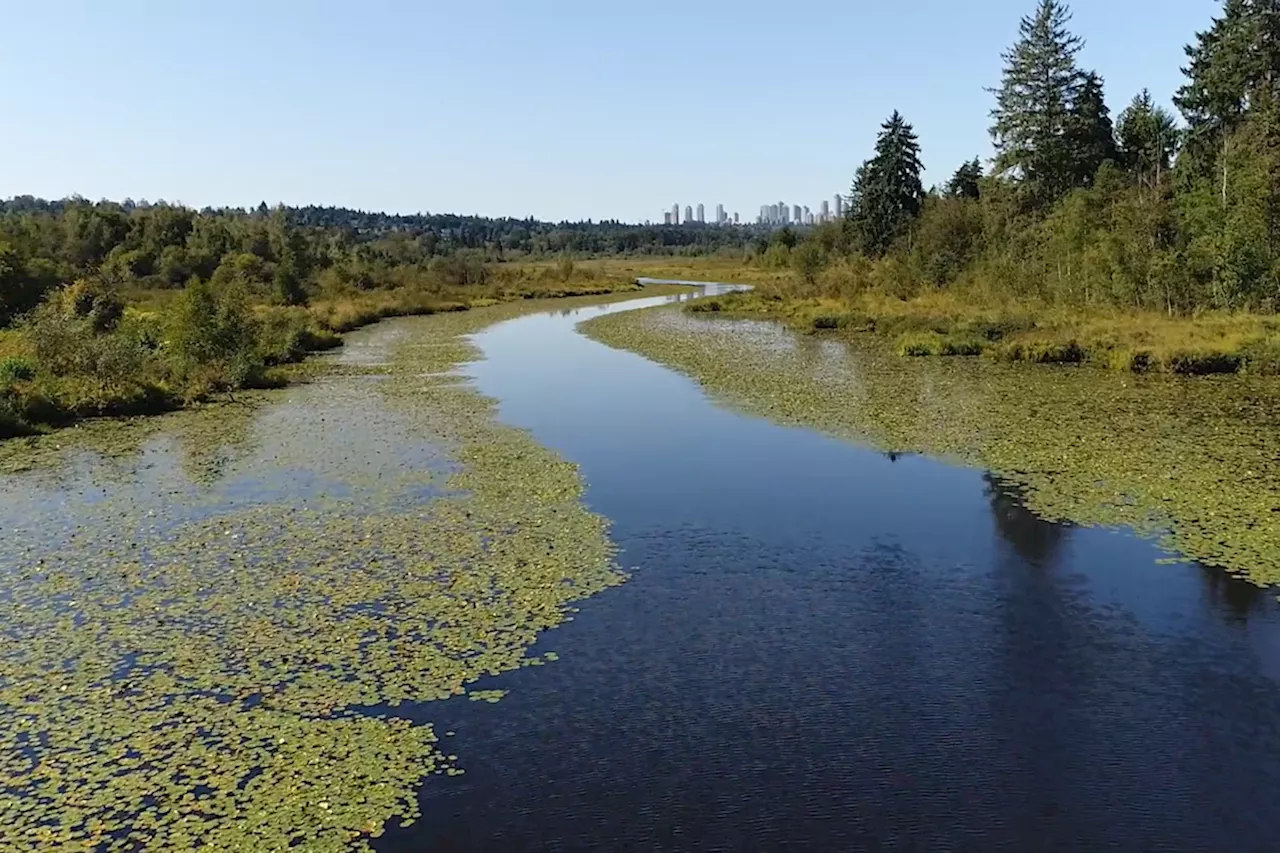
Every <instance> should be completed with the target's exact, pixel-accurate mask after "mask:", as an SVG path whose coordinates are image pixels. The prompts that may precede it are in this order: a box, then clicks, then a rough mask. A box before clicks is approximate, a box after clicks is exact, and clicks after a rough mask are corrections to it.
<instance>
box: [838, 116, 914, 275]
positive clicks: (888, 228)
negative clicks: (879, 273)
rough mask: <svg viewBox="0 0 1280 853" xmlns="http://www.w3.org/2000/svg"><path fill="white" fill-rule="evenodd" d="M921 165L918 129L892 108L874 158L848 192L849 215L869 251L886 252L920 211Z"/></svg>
mask: <svg viewBox="0 0 1280 853" xmlns="http://www.w3.org/2000/svg"><path fill="white" fill-rule="evenodd" d="M922 169H923V166H922V165H921V163H920V142H919V140H918V139H917V137H916V134H915V130H914V129H913V128H912V127H911V125H910V124H908V123H907V121H906V119H904V118H903V117H902V115H901V114H900V113H899V112H898V111H897V110H894V112H893V115H892V116H890V117H889V119H888V120H887V121H886V122H885V123H884V124H883V125H881V126H880V135H879V137H877V139H876V153H875V156H874V157H872V158H871V159H870V160H868V161H866V162H865V163H863V164H862V166H861V167H860V168H859V169H858V173H857V177H856V178H855V179H854V182H853V189H852V192H851V194H850V195H851V203H850V206H849V219H850V221H851V224H852V227H853V231H854V234H855V237H856V238H857V240H858V242H859V243H860V245H861V248H862V250H863V251H865V252H866V253H867V254H868V255H871V256H872V257H879V256H881V255H883V254H885V252H887V251H888V250H889V249H890V247H892V245H893V244H894V242H895V241H896V240H897V239H898V238H899V237H901V236H902V235H903V234H904V233H905V232H906V231H907V229H908V228H909V227H910V225H911V223H912V222H913V221H914V220H915V219H916V218H917V217H918V216H919V215H920V208H921V206H922V205H923V204H924V185H923V184H922V183H921V182H920V172H921V171H922Z"/></svg>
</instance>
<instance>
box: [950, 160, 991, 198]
mask: <svg viewBox="0 0 1280 853" xmlns="http://www.w3.org/2000/svg"><path fill="white" fill-rule="evenodd" d="M981 179H982V161H981V160H980V159H979V158H977V157H974V158H973V159H972V160H970V161H969V162H967V163H964V164H962V165H961V166H960V168H959V169H956V171H955V174H954V175H952V176H951V180H949V181H947V190H946V194H947V196H948V197H949V198H977V197H978V196H979V195H980V194H981V190H980V188H979V185H978V181H980V180H981Z"/></svg>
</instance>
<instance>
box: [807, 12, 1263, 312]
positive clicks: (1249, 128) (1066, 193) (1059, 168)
mask: <svg viewBox="0 0 1280 853" xmlns="http://www.w3.org/2000/svg"><path fill="white" fill-rule="evenodd" d="M1070 21H1071V13H1070V10H1069V8H1068V6H1067V5H1066V4H1065V3H1063V2H1061V0H1040V2H1039V4H1038V6H1037V8H1036V9H1035V11H1034V13H1033V14H1031V15H1029V16H1027V17H1026V18H1024V19H1023V20H1022V21H1021V26H1020V29H1019V36H1018V39H1017V41H1016V43H1015V44H1014V45H1013V47H1012V48H1010V49H1009V50H1008V51H1007V52H1006V53H1005V54H1004V57H1003V58H1004V68H1003V74H1002V78H1001V80H1000V82H999V85H998V86H996V87H995V88H993V89H992V90H991V91H992V94H993V96H994V106H993V108H992V111H991V127H990V130H991V137H992V141H993V143H994V149H995V154H994V157H993V158H992V159H991V160H990V161H988V163H986V164H984V163H983V162H982V160H981V159H980V158H975V159H973V160H971V161H968V162H966V163H963V164H961V165H960V166H959V167H958V168H957V169H956V170H955V172H954V174H953V175H952V176H951V178H950V179H949V180H947V181H946V182H944V183H943V184H941V185H940V186H936V187H934V188H932V189H929V190H926V189H925V188H924V187H923V185H922V182H921V173H922V170H923V167H922V162H921V146H920V140H919V138H918V137H917V135H916V133H915V131H914V129H913V128H912V126H911V124H910V123H909V122H908V121H907V120H906V119H905V118H904V117H903V116H902V115H900V114H898V113H897V112H895V113H894V114H893V115H892V116H890V117H889V119H888V120H886V121H885V123H884V124H883V125H882V127H881V128H880V131H879V134H878V136H877V139H876V145H875V151H874V154H873V156H872V157H871V158H870V159H868V160H867V161H866V162H864V163H863V164H862V165H861V166H860V167H859V168H858V169H857V171H856V174H855V177H854V180H853V184H852V187H851V190H850V204H849V209H848V215H847V217H846V219H845V221H844V222H842V223H840V224H838V225H836V226H831V227H828V228H822V229H818V230H817V232H816V233H815V234H814V235H813V236H812V237H811V239H810V240H808V241H806V242H804V243H801V244H800V245H797V246H796V247H795V249H794V250H793V251H792V252H791V253H790V254H791V257H792V261H793V263H794V264H795V265H796V267H797V269H798V270H799V271H800V272H801V275H802V278H804V279H805V280H807V281H808V282H810V283H813V282H815V281H816V279H817V277H818V275H819V274H820V272H821V271H822V270H823V269H824V267H825V266H826V265H827V264H829V263H830V262H831V261H832V260H834V259H837V258H838V257H839V256H840V255H844V256H845V257H846V258H848V257H851V256H856V257H858V258H863V259H866V260H869V261H870V262H871V263H870V265H869V266H864V267H859V269H860V270H862V272H861V273H860V276H861V278H863V279H866V281H862V282H859V283H855V286H864V285H866V284H867V283H868V282H870V283H871V284H872V285H875V286H879V287H881V288H883V289H888V290H891V291H894V292H896V293H897V294H898V295H901V296H911V295H914V294H917V293H920V292H923V291H924V290H927V289H928V288H946V287H955V288H963V287H966V286H967V287H969V288H971V289H972V290H973V291H974V292H975V293H977V292H978V291H985V292H987V293H1000V294H1009V295H1013V296H1018V297H1035V298H1040V299H1044V300H1048V301H1052V302H1058V303H1063V304H1075V305H1113V306H1120V307H1132V308H1148V309H1159V310H1162V311H1167V312H1171V313H1172V312H1186V311H1193V310H1196V309H1201V308H1215V309H1230V310H1236V309H1244V310H1254V311H1262V312H1274V311H1276V310H1277V307H1278V306H1280V0H1225V2H1224V4H1223V8H1222V11H1221V14H1220V16H1219V17H1217V18H1215V19H1213V21H1212V22H1211V24H1210V26H1209V27H1208V28H1207V29H1206V30H1204V31H1203V32H1200V33H1197V34H1196V35H1195V37H1194V39H1193V41H1192V43H1191V44H1189V45H1188V46H1187V47H1186V53H1187V65H1186V67H1185V68H1184V69H1183V71H1184V74H1185V76H1186V81H1185V83H1184V84H1183V85H1182V86H1181V87H1180V88H1179V89H1178V91H1177V92H1176V93H1174V95H1173V103H1174V105H1175V107H1176V108H1177V110H1178V111H1179V113H1180V114H1181V118H1182V122H1181V123H1179V122H1178V121H1177V120H1176V119H1175V117H1174V115H1173V114H1171V113H1170V112H1168V111H1167V110H1165V109H1163V108H1162V107H1160V106H1158V105H1157V104H1156V101H1155V99H1154V98H1153V97H1152V95H1151V93H1150V92H1148V91H1145V90H1144V91H1141V92H1138V93H1136V94H1135V95H1133V96H1132V98H1131V100H1129V102H1128V103H1127V105H1126V106H1125V107H1124V109H1123V110H1121V111H1120V112H1119V114H1118V115H1117V116H1116V117H1115V118H1114V119H1113V118H1112V112H1111V109H1110V108H1109V106H1108V104H1107V100H1106V97H1105V94H1104V81H1103V78H1102V77H1101V76H1100V75H1099V74H1098V73H1097V72H1096V71H1093V70H1090V69H1087V68H1084V67H1082V66H1081V64H1080V62H1079V59H1080V52H1081V49H1082V47H1083V45H1084V42H1083V40H1082V38H1081V37H1080V36H1079V35H1077V34H1075V33H1073V32H1072V31H1071V30H1070Z"/></svg>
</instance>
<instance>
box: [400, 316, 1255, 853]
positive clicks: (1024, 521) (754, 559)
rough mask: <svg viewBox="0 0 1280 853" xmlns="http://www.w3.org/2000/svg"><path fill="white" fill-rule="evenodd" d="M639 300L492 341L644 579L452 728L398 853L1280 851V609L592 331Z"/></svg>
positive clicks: (513, 389) (488, 338)
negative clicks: (747, 407)
mask: <svg viewBox="0 0 1280 853" xmlns="http://www.w3.org/2000/svg"><path fill="white" fill-rule="evenodd" d="M630 307H632V306H630V305H622V306H613V307H607V308H598V309H593V308H584V309H580V310H574V311H568V312H559V313H553V314H543V315H539V316H533V317H527V318H523V319H519V320H515V321H512V322H509V323H506V324H503V325H499V326H496V327H493V328H491V329H489V330H486V331H485V332H483V333H481V334H480V335H478V336H477V337H476V339H475V340H476V343H477V344H478V346H479V347H480V349H481V350H482V351H483V353H484V360H482V361H480V362H478V363H475V364H473V365H470V366H469V367H468V368H467V369H466V373H467V374H468V375H470V376H472V377H473V378H474V381H475V383H476V384H477V386H478V387H479V389H480V390H481V391H482V392H483V393H485V394H486V395H489V396H492V397H495V398H497V399H498V400H499V401H500V402H499V414H500V417H501V419H502V420H503V421H505V422H506V423H509V424H512V425H515V426H519V427H522V428H526V429H528V430H530V431H531V432H532V434H533V436H534V437H535V438H536V439H537V440H538V441H539V442H540V443H543V444H545V445H547V446H549V447H551V448H553V449H555V450H556V451H558V452H559V453H560V454H561V455H562V456H564V457H565V458H567V459H569V460H571V461H573V462H575V463H577V464H579V465H580V466H581V469H582V472H583V475H584V477H585V479H586V481H587V483H588V491H587V493H586V500H587V503H588V504H589V506H590V507H591V508H592V509H594V510H596V511H598V512H600V513H602V514H604V515H605V516H606V517H608V518H609V519H610V520H611V521H612V528H611V535H612V538H613V539H614V541H616V542H617V543H618V544H619V546H620V547H621V560H622V562H623V564H624V566H626V567H628V568H631V569H632V570H633V576H632V578H631V579H630V581H629V582H628V583H626V584H625V585H623V586H622V587H620V588H618V589H615V590H611V591H609V592H607V593H605V594H603V595H601V596H598V597H596V598H594V599H592V600H590V601H589V602H587V603H586V604H585V605H584V606H583V608H582V612H581V613H579V614H578V615H577V616H576V618H575V619H574V621H573V622H571V623H569V624H567V625H565V626H562V627H561V628H559V629H557V630H556V631H555V632H553V633H552V634H549V635H548V636H547V637H546V638H545V639H544V640H543V641H542V644H543V645H544V646H546V647H548V648H553V649H555V650H556V652H558V653H559V655H560V663H559V664H558V665H557V666H555V667H552V668H549V669H547V668H544V669H538V670H532V671H523V672H518V673H513V674H510V675H505V676H503V677H502V681H503V684H504V686H506V687H508V688H509V689H510V690H511V694H510V696H508V697H507V698H506V699H504V701H503V702H502V703H501V704H500V705H496V706H492V707H489V706H481V707H480V708H478V709H477V708H474V707H468V706H463V705H461V704H449V705H445V706H443V707H441V708H439V709H435V708H433V709H431V713H432V715H433V716H432V719H434V720H436V722H437V724H438V725H447V726H449V727H450V728H452V729H455V730H456V731H457V733H458V737H459V739H460V741H461V742H465V743H466V744H467V756H466V767H467V775H466V776H465V777H464V780H463V782H462V783H461V784H457V785H452V786H442V787H439V788H429V789H428V791H427V793H426V794H425V795H424V817H423V821H422V823H421V824H420V825H418V826H417V827H415V828H414V829H413V830H411V831H410V833H409V834H408V835H403V836H393V837H392V838H391V839H389V840H388V841H387V842H386V843H385V844H384V846H383V849H386V850H402V849H403V850H408V849H419V847H418V846H417V845H424V846H425V847H427V848H429V849H442V850H443V849H447V850H455V849H457V850H499V849H503V850H514V849H562V850H585V849H684V850H714V849H723V850H765V849H811V850H893V851H906V850H911V851H993V850H1009V851H1033V850H1037V851H1039V850H1046V851H1047V850H1054V851H1057V850H1080V851H1097V850H1105V849H1113V850H1134V851H1137V850H1159V851H1217V850H1228V849H1229V850H1233V851H1259V852H1260V851H1264V850H1272V849H1274V847H1275V843H1276V841H1275V839H1276V838H1277V837H1280V811H1277V810H1276V809H1275V808H1274V792H1275V791H1276V790H1280V608H1278V607H1277V605H1276V603H1275V601H1274V598H1273V596H1272V595H1270V594H1268V593H1266V592H1264V591H1263V590H1261V589H1259V588H1258V587H1256V586H1254V585H1252V584H1249V583H1247V582H1244V581H1241V580H1236V579H1233V578H1231V577H1229V576H1227V575H1225V574H1224V573H1222V572H1221V571H1220V570H1218V569H1214V568H1207V567H1202V566H1199V565H1196V564H1194V563H1189V562H1180V563H1177V564H1174V565H1167V564H1164V563H1162V562H1161V561H1160V558H1161V557H1162V556H1163V555H1162V553H1161V552H1160V551H1158V550H1157V549H1156V547H1155V546H1154V545H1153V544H1152V543H1151V542H1150V541H1148V540H1146V539H1142V538H1138V537H1136V536H1134V535H1132V534H1128V533H1125V532H1123V531H1116V530H1106V529H1096V528H1077V527H1072V526H1069V525H1063V524H1054V523H1049V522H1046V521H1043V520H1040V519H1039V518H1037V517H1036V516H1035V515H1034V514H1032V513H1031V512H1029V511H1028V510H1026V509H1025V508H1024V507H1023V506H1022V505H1021V503H1020V501H1019V497H1018V495H1017V493H1016V492H1015V491H1014V490H1013V489H1011V488H1009V487H1007V486H1005V485H1004V484H1002V483H1001V482H1000V481H999V480H998V479H996V478H993V477H992V476H990V475H988V474H986V473H984V472H983V471H981V470H974V469H969V468H962V467H955V466H951V465H948V464H945V463H942V462H938V461H933V460H931V459H928V458H921V457H916V456H905V457H890V456H888V455H885V454H882V453H878V452H875V451H874V450H870V449H866V448H863V447H859V446H856V445H854V444H850V443H847V442H842V441H839V440H836V439H833V438H829V437H825V436H823V435H820V434H818V433H815V432H812V431H809V430H805V429H798V428H789V427H783V426H777V425H774V424H772V423H770V422H769V421H767V420H763V419H760V418H755V417H750V416H746V415H743V414H740V413H737V412H735V411H732V410H729V409H727V408H724V407H722V406H719V405H717V404H716V403H715V402H713V401H712V400H710V399H708V397H707V396H706V394H705V393H704V392H703V391H702V390H701V389H700V388H699V387H698V386H697V385H696V384H695V383H694V382H693V381H691V380H689V379H687V378H685V377H682V376H680V375H677V374H675V373H672V372H670V371H668V370H666V369H664V368H662V367H659V366H658V365H656V364H654V363H652V362H650V361H647V360H645V359H644V358H641V357H640V356H637V355H634V354H631V353H628V352H622V351H618V350H614V349H609V348H606V347H604V346H603V345H601V344H599V343H596V342H595V341H592V340H590V339H589V338H587V337H585V336H583V335H582V334H580V333H579V332H577V331H576V330H575V327H576V326H577V324H578V323H579V322H581V321H583V320H585V319H588V318H590V317H592V316H595V315H597V314H599V313H604V312H612V311H620V310H625V309H627V308H630Z"/></svg>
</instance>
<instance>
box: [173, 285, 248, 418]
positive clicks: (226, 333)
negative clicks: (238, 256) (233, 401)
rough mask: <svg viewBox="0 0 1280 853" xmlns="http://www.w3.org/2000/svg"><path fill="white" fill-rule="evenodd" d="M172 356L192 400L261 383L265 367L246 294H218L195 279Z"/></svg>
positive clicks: (178, 318) (180, 313)
mask: <svg viewBox="0 0 1280 853" xmlns="http://www.w3.org/2000/svg"><path fill="white" fill-rule="evenodd" d="M169 353H170V355H171V360H172V365H173V368H174V370H175V372H176V375H177V377H178V378H179V379H180V380H182V381H183V383H184V384H185V385H186V392H187V396H189V397H198V396H200V395H202V394H204V393H206V392H208V391H213V390H230V389H235V388H242V387H244V386H246V385H248V384H250V383H251V382H253V381H255V380H256V379H258V378H259V377H260V376H261V375H262V371H263V367H264V365H263V360H262V355H261V354H260V353H259V351H258V335H257V328H256V324H255V323H254V322H253V319H252V317H251V316H250V314H249V309H248V305H247V302H246V300H245V296H244V292H243V290H241V289H240V288H231V289H228V290H224V291H220V292H217V293H215V292H214V290H213V288H212V287H211V286H210V285H209V284H208V283H206V282H203V281H200V280H199V279H192V280H191V282H190V283H189V284H188V285H187V287H186V289H185V290H184V291H183V292H182V295H181V297H180V298H179V299H178V302H177V306H176V310H175V311H174V315H173V321H172V325H171V327H170V337H169Z"/></svg>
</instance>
